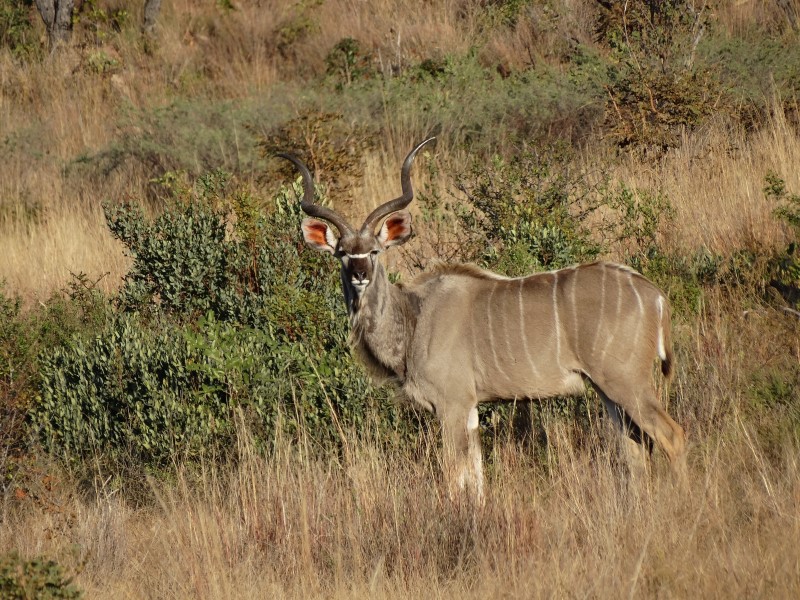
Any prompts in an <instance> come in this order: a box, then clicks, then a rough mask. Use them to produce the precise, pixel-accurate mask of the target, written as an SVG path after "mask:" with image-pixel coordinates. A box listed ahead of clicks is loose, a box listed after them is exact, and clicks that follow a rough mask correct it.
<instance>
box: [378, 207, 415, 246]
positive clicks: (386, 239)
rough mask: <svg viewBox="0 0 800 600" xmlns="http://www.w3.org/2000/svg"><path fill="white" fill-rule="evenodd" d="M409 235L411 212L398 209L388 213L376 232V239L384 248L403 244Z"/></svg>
mask: <svg viewBox="0 0 800 600" xmlns="http://www.w3.org/2000/svg"><path fill="white" fill-rule="evenodd" d="M410 237H411V213H410V212H408V211H407V210H399V211H397V212H395V213H392V214H391V215H389V218H388V219H386V220H385V221H384V222H383V225H382V226H381V230H380V231H379V232H378V241H379V242H380V244H381V246H383V247H384V248H388V247H389V246H397V245H399V244H405V243H406V242H407V241H408V238H410Z"/></svg>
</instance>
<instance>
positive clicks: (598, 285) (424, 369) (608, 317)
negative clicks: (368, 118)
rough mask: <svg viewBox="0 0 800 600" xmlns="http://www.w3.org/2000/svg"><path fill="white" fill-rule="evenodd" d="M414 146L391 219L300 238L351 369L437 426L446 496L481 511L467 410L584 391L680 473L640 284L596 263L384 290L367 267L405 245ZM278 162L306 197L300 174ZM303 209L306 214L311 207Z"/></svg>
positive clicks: (452, 268) (662, 328)
mask: <svg viewBox="0 0 800 600" xmlns="http://www.w3.org/2000/svg"><path fill="white" fill-rule="evenodd" d="M425 143H426V142H423V143H422V144H420V145H419V146H417V147H416V148H415V149H414V150H412V152H411V153H409V155H408V157H407V158H406V161H405V162H404V165H403V170H402V171H401V181H402V183H403V196H401V198H399V199H397V200H394V201H391V202H390V203H387V204H386V205H384V206H385V207H388V208H387V209H386V210H388V211H390V212H389V214H388V215H387V214H382V213H381V209H382V208H383V207H379V208H378V209H376V210H375V211H373V213H372V215H371V219H368V222H367V223H365V225H364V226H363V227H362V228H361V229H360V230H358V231H356V230H354V229H353V228H352V227H350V226H349V225H348V224H346V223H344V222H342V223H341V227H339V225H338V224H337V227H338V228H339V229H340V234H341V237H340V238H336V236H335V235H334V234H333V233H332V231H331V230H330V229H329V228H328V227H327V224H326V223H324V222H321V221H318V220H316V219H306V220H305V221H304V222H303V230H304V235H305V237H306V241H307V242H308V243H309V245H311V246H312V247H314V248H316V249H318V250H323V251H326V252H330V253H332V254H334V255H335V256H337V257H338V258H339V259H340V260H341V263H342V267H341V273H342V286H343V291H344V295H345V300H346V302H347V305H348V311H349V314H350V322H351V327H352V341H353V345H354V348H355V350H356V352H357V354H358V356H359V357H360V358H361V360H362V361H363V362H364V363H365V364H366V365H367V367H368V368H369V369H370V371H371V372H373V373H374V374H376V375H378V376H381V377H390V378H392V379H393V380H394V381H395V382H396V383H397V384H398V385H399V386H401V388H402V389H403V391H404V393H405V395H406V396H407V397H408V398H410V399H412V400H413V401H415V402H417V403H419V404H420V405H422V406H424V407H425V408H427V409H429V410H431V411H432V412H434V413H435V414H436V416H437V417H438V418H439V420H440V421H441V423H442V435H443V438H444V446H445V453H446V464H448V465H449V469H448V471H449V472H450V474H451V475H452V482H453V484H454V487H455V488H464V487H470V488H472V489H473V490H474V492H475V493H476V495H477V496H478V497H479V498H481V497H482V469H481V454H480V445H479V436H478V431H477V426H478V419H477V410H476V406H477V404H478V403H480V402H487V401H492V400H496V399H541V398H547V397H550V396H555V395H568V394H576V393H581V392H582V391H583V389H584V386H585V382H586V381H589V382H590V383H591V384H592V385H593V386H594V387H595V389H597V391H598V393H599V394H600V396H601V398H602V399H603V401H604V403H605V404H606V407H607V408H608V410H609V413H610V415H611V417H612V420H613V421H614V422H615V423H616V424H617V425H618V426H619V427H620V428H621V429H624V424H625V422H626V419H629V420H630V421H632V422H633V424H634V425H635V428H639V429H640V430H641V431H643V432H644V433H646V434H647V436H649V437H650V438H652V439H653V440H655V442H656V443H657V444H658V445H659V446H660V447H661V448H662V449H663V450H664V452H665V453H666V454H667V456H668V458H669V459H670V462H671V463H672V464H673V466H674V467H675V468H676V469H677V470H681V469H682V465H683V460H684V458H683V457H684V445H685V437H684V433H683V430H682V429H681V427H680V426H679V425H678V424H677V423H675V421H673V420H672V419H671V418H670V417H669V415H668V414H667V413H666V411H665V410H664V409H663V408H662V407H661V405H660V403H659V401H658V397H657V394H656V389H655V386H654V381H653V377H652V371H653V370H652V366H653V363H654V362H655V361H659V362H660V363H661V367H662V372H663V373H664V374H665V375H668V374H669V373H670V372H671V364H672V349H671V341H670V309H669V304H668V303H667V300H666V298H665V296H664V294H663V293H662V292H661V291H660V290H659V289H658V288H657V287H656V286H654V285H653V284H652V283H651V282H650V281H648V280H647V279H645V278H644V277H643V276H642V275H640V274H638V273H636V272H635V271H633V270H631V269H629V268H627V267H625V266H622V265H616V264H613V263H605V262H596V263H591V264H586V265H580V266H575V267H570V268H567V269H562V270H560V271H552V272H548V273H537V274H534V275H530V276H527V277H522V278H516V279H509V278H505V277H502V276H499V275H496V274H494V273H491V272H489V271H485V270H483V269H480V268H478V267H476V266H474V265H437V266H435V267H433V268H432V269H431V270H430V271H429V272H427V273H425V274H423V275H420V276H419V277H417V278H416V279H415V280H414V281H412V282H411V283H409V284H407V285H405V286H401V285H393V284H391V283H390V282H389V280H388V278H387V276H386V273H385V271H384V269H383V267H382V266H381V264H380V263H379V262H378V260H377V256H378V253H379V252H381V251H383V250H384V249H386V248H388V247H390V246H392V245H397V244H402V243H404V242H405V241H406V240H407V239H408V238H409V237H410V233H411V228H410V221H411V217H410V215H409V214H408V213H407V212H406V211H404V210H402V208H403V207H404V206H405V205H407V204H408V203H409V202H410V201H411V198H412V197H413V194H412V192H411V184H410V180H409V177H408V171H409V169H410V166H411V163H412V161H413V158H414V155H415V154H416V152H417V151H418V150H419V149H420V148H421V147H422V146H423V145H424V144H425ZM288 158H290V160H293V162H295V164H297V165H298V168H300V170H301V172H302V173H303V176H304V179H305V180H306V183H307V184H308V183H309V182H310V174H309V173H308V170H307V169H305V167H304V166H303V165H302V163H299V161H297V159H294V158H293V157H288ZM309 187H310V186H309V185H306V189H307V190H308V189H309ZM312 189H313V188H312ZM304 203H305V206H310V208H309V210H307V212H309V214H315V213H314V212H313V211H314V210H316V209H315V207H314V205H312V204H310V199H309V198H308V194H307V195H306V198H305V200H304ZM305 206H304V208H305ZM320 210H321V209H320ZM326 210H327V209H326ZM327 216H330V214H328V215H327ZM383 217H386V219H385V221H384V222H383V225H382V227H381V228H380V231H379V233H378V234H377V235H376V234H375V232H374V227H375V224H376V223H378V222H380V219H381V218H383ZM335 218H337V219H339V218H340V217H338V216H336V217H335ZM342 230H344V231H342ZM620 409H621V410H620ZM639 448H640V447H639Z"/></svg>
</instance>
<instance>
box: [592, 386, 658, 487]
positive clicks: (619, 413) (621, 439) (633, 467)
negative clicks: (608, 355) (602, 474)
mask: <svg viewBox="0 0 800 600" xmlns="http://www.w3.org/2000/svg"><path fill="white" fill-rule="evenodd" d="M596 389H597V393H598V395H599V396H600V398H601V399H602V400H603V404H604V405H605V408H606V412H607V413H608V416H609V418H610V420H611V428H613V430H614V431H613V439H614V441H615V443H616V445H617V446H618V447H619V455H620V456H621V457H622V460H623V461H624V463H625V465H626V466H627V467H628V470H629V472H630V474H631V475H632V476H633V477H638V476H640V475H644V474H646V472H647V468H648V466H649V462H650V454H651V453H652V451H653V441H652V439H651V438H650V437H649V436H648V435H646V434H645V433H644V432H643V431H642V430H641V428H640V427H639V426H638V425H636V423H634V422H633V421H632V420H631V418H630V417H628V415H627V414H626V413H625V411H624V410H623V409H622V408H621V407H620V406H619V405H618V404H617V403H616V402H614V401H613V400H611V399H610V398H609V397H608V396H606V395H605V394H604V393H603V391H602V390H600V389H599V388H596Z"/></svg>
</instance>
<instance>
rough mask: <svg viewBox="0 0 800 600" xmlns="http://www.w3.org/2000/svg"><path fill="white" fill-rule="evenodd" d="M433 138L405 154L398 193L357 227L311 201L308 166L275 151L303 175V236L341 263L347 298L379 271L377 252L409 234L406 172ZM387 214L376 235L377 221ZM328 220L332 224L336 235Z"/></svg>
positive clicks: (410, 196)
mask: <svg viewBox="0 0 800 600" xmlns="http://www.w3.org/2000/svg"><path fill="white" fill-rule="evenodd" d="M433 139H435V138H429V139H427V140H425V141H424V142H422V143H421V144H419V145H418V146H417V147H416V148H414V149H413V150H412V151H411V152H409V153H408V156H406V159H405V161H404V162H403V167H402V169H401V171H400V184H401V186H402V190H403V194H402V196H400V197H398V198H395V199H394V200H390V201H389V202H386V203H384V204H381V205H380V206H379V207H378V208H376V209H375V210H373V211H372V212H371V213H370V214H369V216H368V217H367V218H366V219H365V220H364V224H363V225H362V226H361V228H360V229H355V228H353V227H352V226H351V225H350V224H349V223H348V222H347V221H345V220H344V218H343V217H342V216H341V215H339V214H338V213H336V212H335V211H333V210H331V209H329V208H326V207H324V206H320V205H318V204H314V181H313V179H312V177H311V173H309V171H308V168H307V167H306V166H305V165H304V164H303V162H302V161H301V160H300V159H298V158H297V157H296V156H293V155H291V154H278V156H280V157H283V158H286V159H287V160H290V161H291V162H292V163H294V165H295V166H296V167H297V169H298V170H299V171H300V174H301V175H302V176H303V200H302V202H301V203H300V207H301V208H302V209H303V211H304V212H305V213H306V214H307V215H310V216H309V218H306V219H303V224H302V228H303V238H304V239H305V241H306V243H307V244H308V245H309V246H311V247H312V248H314V249H315V250H319V251H320V252H329V253H331V254H333V255H334V256H335V257H336V258H338V259H339V261H340V262H341V263H342V284H343V286H344V288H345V290H344V291H345V296H346V297H347V298H348V300H350V299H358V298H360V297H361V295H362V294H363V293H364V291H365V290H366V289H367V288H368V287H369V285H370V284H371V283H372V282H373V281H374V280H375V276H376V274H378V273H379V272H380V265H379V264H378V255H379V254H380V253H381V252H383V251H384V250H385V249H387V248H389V247H391V246H397V245H399V244H403V243H405V242H406V241H408V239H409V238H410V237H411V215H410V214H409V212H408V211H407V210H403V209H405V207H406V206H408V204H409V203H410V202H411V200H412V199H413V198H414V190H413V188H412V187H411V177H410V174H409V173H410V171H411V165H412V163H413V162H414V157H415V156H416V155H417V152H418V151H419V149H420V148H422V147H423V146H424V145H425V144H427V143H428V142H430V141H431V140H433ZM387 216H388V218H387V219H386V220H385V221H384V222H383V224H382V225H381V227H380V230H379V231H378V233H377V234H376V233H375V229H376V227H377V226H378V223H380V221H381V219H383V218H384V217H387ZM314 217H318V218H314ZM320 219H325V220H324V221H321V220H320ZM326 221H327V222H326ZM328 222H330V223H331V224H333V225H334V226H335V227H336V229H337V231H338V235H337V232H334V231H333V230H332V229H331V227H330V225H329V224H328Z"/></svg>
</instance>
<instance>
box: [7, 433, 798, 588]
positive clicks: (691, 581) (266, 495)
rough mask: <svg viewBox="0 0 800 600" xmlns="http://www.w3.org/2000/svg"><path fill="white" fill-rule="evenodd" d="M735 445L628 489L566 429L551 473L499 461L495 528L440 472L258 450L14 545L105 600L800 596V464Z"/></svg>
mask: <svg viewBox="0 0 800 600" xmlns="http://www.w3.org/2000/svg"><path fill="white" fill-rule="evenodd" d="M717 434H718V435H717V436H716V439H715V440H714V441H705V442H704V443H703V444H702V445H701V446H699V447H696V451H695V453H694V456H693V460H692V468H691V476H690V481H689V484H688V489H686V490H680V489H677V488H676V487H674V486H673V484H672V482H671V480H670V479H669V477H667V476H666V474H664V473H662V474H660V475H659V476H656V477H654V478H653V479H652V480H650V481H647V482H626V480H625V479H624V478H621V477H620V473H619V470H618V469H617V468H615V467H614V461H613V460H612V459H611V456H610V455H609V453H608V451H607V450H606V449H605V447H604V446H600V447H598V446H593V447H590V448H589V449H587V450H583V451H577V450H575V449H574V440H571V439H569V435H568V432H566V431H565V430H564V428H563V427H560V426H556V425H554V426H552V427H551V428H550V430H549V435H550V437H551V440H554V441H553V442H552V446H551V449H550V453H549V456H550V459H549V461H548V462H547V464H545V465H537V464H536V463H535V462H534V461H532V460H531V459H530V457H529V456H528V455H527V454H526V453H525V452H524V451H522V450H520V449H519V448H516V447H512V446H506V447H502V448H501V449H500V450H499V451H498V452H497V454H496V456H495V457H494V461H493V465H492V468H491V471H490V477H489V484H490V485H489V488H490V493H489V496H488V500H487V503H486V506H485V508H484V509H483V510H481V511H479V512H478V513H477V514H474V513H473V511H472V509H471V508H470V507H469V506H465V505H458V504H452V503H451V502H450V501H449V500H447V497H446V494H445V492H444V490H443V488H442V486H440V485H439V483H438V481H439V479H438V477H437V468H436V465H435V463H434V464H433V465H431V464H429V463H426V462H424V461H423V462H417V461H412V460H410V459H408V458H406V457H402V456H401V457H398V456H392V455H388V454H386V453H384V452H382V451H380V450H376V449H374V448H370V447H363V446H356V445H355V444H354V450H353V453H352V455H351V457H350V458H349V459H347V460H342V461H339V460H336V459H328V460H309V459H307V458H304V457H303V456H301V455H298V454H292V453H284V454H280V455H279V456H276V457H274V458H272V459H264V458H262V457H260V456H258V455H256V454H254V453H252V452H250V451H247V452H246V453H245V456H244V459H243V460H242V462H241V463H240V464H239V466H237V467H234V468H230V469H224V470H222V471H221V472H216V471H212V472H208V473H206V474H205V475H204V476H203V478H202V480H201V481H200V482H199V484H198V483H194V484H192V485H190V484H188V483H187V481H186V478H185V477H183V476H178V479H177V481H176V482H175V483H174V484H169V485H166V484H154V487H153V490H154V493H155V496H156V497H157V502H156V503H155V504H154V505H152V506H149V507H146V508H138V509H133V508H131V507H129V506H127V505H126V504H125V503H124V502H123V501H122V500H120V499H119V498H118V497H117V496H116V495H114V494H111V493H103V492H105V491H106V490H104V489H103V488H101V489H100V490H99V492H100V493H99V494H97V495H96V496H95V497H94V498H93V499H89V500H87V499H82V498H81V495H80V494H79V493H78V492H77V491H76V490H74V489H72V488H70V486H69V484H67V485H66V486H59V487H58V490H57V491H56V492H54V494H55V500H54V504H55V505H58V506H59V510H58V511H54V510H53V509H52V508H48V509H47V510H45V509H43V506H42V504H41V501H40V502H39V503H38V504H37V503H34V502H33V501H31V500H29V499H26V500H25V501H23V502H21V503H20V504H21V506H14V507H9V506H6V514H5V515H3V517H4V519H3V520H4V522H5V523H6V524H7V526H6V527H5V528H4V529H3V532H1V533H0V543H2V545H3V546H6V547H7V546H9V545H13V546H15V547H16V548H18V549H19V550H20V552H22V553H23V554H24V555H35V554H39V553H44V554H47V555H49V556H55V557H58V558H59V559H60V561H61V562H62V564H64V565H65V566H66V567H67V568H68V569H69V570H71V571H73V572H74V571H75V570H78V571H80V573H79V575H78V576H77V579H76V582H77V584H78V585H79V586H80V587H81V588H82V589H84V590H85V591H86V595H87V597H88V598H108V597H115V598H186V597H193V598H243V597H247V598H270V597H287V598H293V597H297V598H301V597H302V598H306V597H328V598H329V597H364V596H370V597H433V598H449V597H470V598H471V597H474V598H480V597H487V596H490V597H496V596H503V597H512V598H531V597H553V596H557V597H575V596H591V597H636V596H656V597H664V598H673V597H674V598H685V597H703V598H727V597H764V596H769V597H778V598H791V597H796V596H797V594H798V592H800V575H799V573H800V570H799V568H800V551H798V546H797V543H796V540H797V539H798V535H800V521H799V520H798V510H800V484H798V481H800V465H798V462H797V454H796V450H795V449H792V450H791V451H790V450H789V449H787V452H786V455H785V457H784V462H783V463H782V464H780V466H774V465H773V464H772V463H770V462H768V461H766V460H765V459H764V457H763V456H762V455H761V454H760V453H759V450H758V448H757V447H756V446H754V445H753V442H752V438H751V436H750V434H749V433H748V432H747V430H746V429H745V428H744V427H743V426H742V425H741V422H740V421H737V420H732V421H730V422H729V424H728V425H727V426H726V427H725V428H724V429H723V430H721V431H718V432H717ZM26 503H27V504H28V505H27V506H26ZM51 506H52V505H51Z"/></svg>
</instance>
